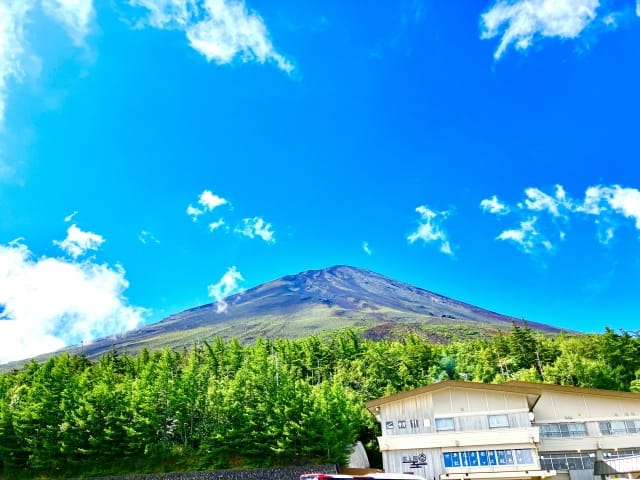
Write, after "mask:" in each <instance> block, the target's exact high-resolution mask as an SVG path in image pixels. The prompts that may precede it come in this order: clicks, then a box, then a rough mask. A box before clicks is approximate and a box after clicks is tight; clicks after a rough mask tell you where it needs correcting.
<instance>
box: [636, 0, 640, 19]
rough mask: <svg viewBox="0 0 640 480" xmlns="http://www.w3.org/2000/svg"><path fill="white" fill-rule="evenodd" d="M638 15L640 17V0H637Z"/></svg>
mask: <svg viewBox="0 0 640 480" xmlns="http://www.w3.org/2000/svg"><path fill="white" fill-rule="evenodd" d="M636 15H637V16H638V17H640V0H636Z"/></svg>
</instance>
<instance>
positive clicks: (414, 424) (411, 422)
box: [409, 420, 420, 428]
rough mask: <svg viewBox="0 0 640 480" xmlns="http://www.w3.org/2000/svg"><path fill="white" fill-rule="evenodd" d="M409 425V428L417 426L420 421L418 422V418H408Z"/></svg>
mask: <svg viewBox="0 0 640 480" xmlns="http://www.w3.org/2000/svg"><path fill="white" fill-rule="evenodd" d="M409 425H411V428H418V427H419V426H420V422H418V420H409Z"/></svg>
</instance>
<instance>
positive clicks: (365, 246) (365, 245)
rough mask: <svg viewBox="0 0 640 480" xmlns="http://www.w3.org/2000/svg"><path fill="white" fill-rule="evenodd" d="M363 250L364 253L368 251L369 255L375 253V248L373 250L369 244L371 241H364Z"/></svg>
mask: <svg viewBox="0 0 640 480" xmlns="http://www.w3.org/2000/svg"><path fill="white" fill-rule="evenodd" d="M362 250H364V253H366V254H367V255H369V256H371V254H372V253H373V250H371V247H370V246H369V242H366V241H365V242H362Z"/></svg>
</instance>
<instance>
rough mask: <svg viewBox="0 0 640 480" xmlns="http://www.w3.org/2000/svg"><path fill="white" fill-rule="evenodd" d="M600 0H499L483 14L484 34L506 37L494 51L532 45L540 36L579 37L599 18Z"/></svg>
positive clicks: (485, 37) (498, 51)
mask: <svg viewBox="0 0 640 480" xmlns="http://www.w3.org/2000/svg"><path fill="white" fill-rule="evenodd" d="M599 6H600V2H599V0H516V1H513V0H498V1H497V2H495V3H494V4H493V6H492V7H491V8H490V9H489V10H488V11H486V12H485V13H483V14H482V15H481V28H482V32H481V38H483V39H490V38H494V37H500V36H501V37H502V38H501V40H500V44H499V45H498V48H497V49H496V51H495V53H494V58H495V59H496V60H497V59H499V58H500V57H501V56H502V55H503V54H504V52H505V51H506V49H507V47H509V46H510V45H513V46H514V47H515V49H516V50H526V49H528V48H529V47H530V46H531V45H532V44H533V42H534V41H535V40H537V39H538V38H540V37H557V38H561V39H573V38H577V37H578V36H579V35H580V34H581V33H582V32H583V31H584V29H585V28H586V27H587V26H588V25H589V24H590V23H591V22H592V21H593V20H594V19H595V18H596V10H597V9H598V7H599Z"/></svg>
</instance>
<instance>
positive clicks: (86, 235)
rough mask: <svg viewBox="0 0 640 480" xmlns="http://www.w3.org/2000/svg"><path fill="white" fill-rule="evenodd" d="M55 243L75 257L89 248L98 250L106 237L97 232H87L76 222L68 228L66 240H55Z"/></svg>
mask: <svg viewBox="0 0 640 480" xmlns="http://www.w3.org/2000/svg"><path fill="white" fill-rule="evenodd" d="M53 243H54V245H57V246H58V247H60V248H61V249H62V250H64V251H65V252H67V253H68V254H69V255H71V256H72V257H73V258H74V259H75V258H78V257H79V256H81V255H84V254H85V253H87V251H89V250H98V248H100V245H102V244H103V243H104V238H103V237H102V235H98V234H97V233H93V232H85V231H83V230H81V229H80V228H78V227H77V226H76V224H75V223H74V224H73V225H71V226H70V227H69V228H68V229H67V236H66V238H65V239H64V240H62V241H59V240H54V241H53Z"/></svg>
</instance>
